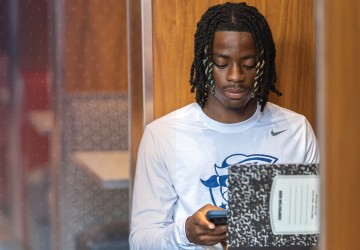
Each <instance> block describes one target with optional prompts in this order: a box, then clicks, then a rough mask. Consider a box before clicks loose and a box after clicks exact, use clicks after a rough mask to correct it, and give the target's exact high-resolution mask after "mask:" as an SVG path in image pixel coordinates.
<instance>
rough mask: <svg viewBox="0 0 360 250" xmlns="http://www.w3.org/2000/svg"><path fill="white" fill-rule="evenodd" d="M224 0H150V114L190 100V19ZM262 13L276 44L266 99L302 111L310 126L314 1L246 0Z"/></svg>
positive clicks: (193, 21) (193, 20)
mask: <svg viewBox="0 0 360 250" xmlns="http://www.w3.org/2000/svg"><path fill="white" fill-rule="evenodd" d="M223 2H226V0H224V1H219V0H217V1H215V0H213V1H210V0H197V1H193V0H173V1H161V0H153V44H154V102H155V104H154V109H155V118H157V117H160V116H162V115H164V114H166V113H168V112H170V111H172V110H175V109H176V108H179V107H181V106H183V105H185V104H187V103H190V102H193V101H194V100H195V95H194V94H191V93H190V84H189V76H190V66H191V63H192V60H193V37H194V33H195V29H196V23H197V22H198V20H199V19H200V17H201V15H202V14H203V13H204V12H205V11H206V9H207V8H208V7H209V6H211V5H215V4H218V3H223ZM247 3H248V4H249V5H254V6H256V7H257V8H258V9H259V11H260V12H262V13H263V14H264V15H265V17H266V18H267V20H268V22H269V25H270V26H271V29H272V31H273V37H274V40H275V44H276V48H277V60H276V65H277V72H278V81H277V86H278V89H279V90H280V91H282V92H283V94H284V95H283V96H282V97H280V98H278V97H277V96H275V95H274V94H271V96H270V100H271V101H273V102H275V103H277V104H280V105H281V106H284V107H287V108H290V109H292V110H294V111H297V112H299V113H302V114H304V115H306V117H307V118H308V119H309V121H310V122H311V123H312V125H313V127H314V128H315V32H314V11H313V10H314V8H313V5H314V1H313V0H302V1H288V0H271V1H268V0H251V1H247Z"/></svg>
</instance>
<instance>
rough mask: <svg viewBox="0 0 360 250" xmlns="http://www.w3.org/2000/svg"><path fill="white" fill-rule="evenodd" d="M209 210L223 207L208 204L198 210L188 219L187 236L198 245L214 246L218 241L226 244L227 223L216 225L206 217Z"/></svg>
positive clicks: (186, 225)
mask: <svg viewBox="0 0 360 250" xmlns="http://www.w3.org/2000/svg"><path fill="white" fill-rule="evenodd" d="M209 210H221V208H219V207H216V206H213V205H210V204H207V205H205V206H203V207H202V208H200V209H199V210H198V211H196V212H195V213H194V214H193V215H192V216H190V217H189V218H188V219H187V220H186V224H185V230H186V237H187V238H188V240H189V241H190V242H191V243H194V244H198V245H207V246H213V245H215V244H217V243H221V244H222V245H223V246H224V245H226V243H225V242H226V230H227V226H226V225H219V226H216V227H215V225H214V224H213V223H211V222H209V221H208V220H207V219H206V212H207V211H209Z"/></svg>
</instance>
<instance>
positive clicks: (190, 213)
mask: <svg viewBox="0 0 360 250" xmlns="http://www.w3.org/2000/svg"><path fill="white" fill-rule="evenodd" d="M275 82H276V72H275V46H274V42H273V39H272V34H271V31H270V28H269V26H268V23H267V22H266V20H265V18H264V17H263V16H262V15H261V14H260V13H259V12H258V11H257V9H256V8H254V7H251V6H247V5H246V4H245V3H238V4H236V3H226V4H223V5H216V6H214V7H211V8H209V9H208V11H207V12H206V13H205V14H204V15H203V16H202V18H201V20H200V22H199V23H198V27H197V31H196V34H195V58H194V62H193V64H192V67H191V77H190V83H191V85H192V89H191V90H192V91H196V103H193V104H190V105H187V106H185V107H183V108H181V109H179V110H176V111H174V112H172V113H170V114H168V115H166V116H164V117H162V118H160V119H157V120H155V121H154V122H152V123H151V124H149V125H148V126H147V127H146V128H145V132H144V135H143V138H142V141H141V144H140V148H139V154H138V159H137V169H136V177H135V185H134V193H133V204H132V208H133V209H132V222H131V234H130V244H131V246H132V249H146V250H149V249H157V250H158V249H166V250H168V249H204V248H205V249H222V245H223V246H224V245H225V241H226V229H227V228H226V226H215V225H214V224H212V223H210V222H209V221H208V220H207V219H206V216H205V214H206V212H207V211H208V210H212V209H226V208H227V177H228V175H227V168H228V167H229V166H230V165H231V164H235V163H240V162H241V163H254V162H256V163H275V162H276V163H317V162H318V161H319V156H318V151H319V150H318V145H317V141H316V138H315V135H314V133H313V130H312V128H311V126H310V124H309V123H308V121H307V120H306V118H305V117H304V116H302V115H299V114H296V113H294V112H292V111H290V110H287V109H284V108H281V107H279V106H277V105H275V104H272V103H268V102H267V101H268V95H269V92H270V91H273V92H275V93H276V94H278V95H281V93H280V92H279V91H278V90H277V89H276V88H275Z"/></svg>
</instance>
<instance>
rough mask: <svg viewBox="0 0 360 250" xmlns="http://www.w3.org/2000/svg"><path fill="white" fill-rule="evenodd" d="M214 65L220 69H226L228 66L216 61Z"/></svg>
mask: <svg viewBox="0 0 360 250" xmlns="http://www.w3.org/2000/svg"><path fill="white" fill-rule="evenodd" d="M214 65H215V66H216V67H217V68H219V69H225V68H226V66H227V64H217V63H216V62H214Z"/></svg>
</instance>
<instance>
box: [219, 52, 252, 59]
mask: <svg viewBox="0 0 360 250" xmlns="http://www.w3.org/2000/svg"><path fill="white" fill-rule="evenodd" d="M214 57H221V58H225V59H229V58H230V55H227V54H222V53H214ZM253 58H254V59H255V58H256V56H255V55H245V56H243V57H241V59H243V60H246V59H253Z"/></svg>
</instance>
